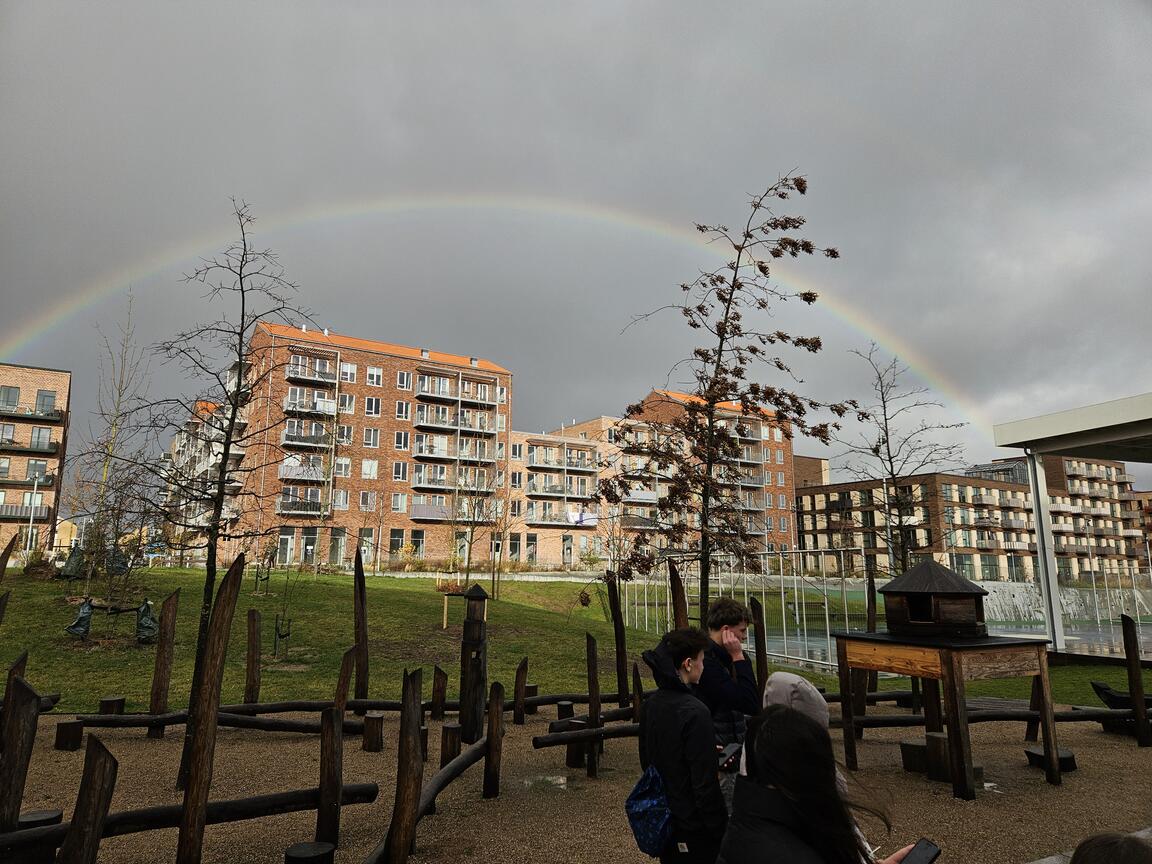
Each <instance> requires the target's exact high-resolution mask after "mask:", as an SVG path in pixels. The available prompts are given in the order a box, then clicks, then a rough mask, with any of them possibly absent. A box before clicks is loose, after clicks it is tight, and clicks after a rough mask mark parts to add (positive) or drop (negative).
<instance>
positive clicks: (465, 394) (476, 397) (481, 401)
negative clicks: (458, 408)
mask: <svg viewBox="0 0 1152 864" xmlns="http://www.w3.org/2000/svg"><path fill="white" fill-rule="evenodd" d="M494 389H495V388H493V387H489V388H488V395H487V396H481V395H480V393H479V392H470V391H468V390H461V391H460V401H461V402H463V403H465V404H468V405H483V406H485V407H490V408H495V407H496V394H495V393H494V392H493V391H494Z"/></svg>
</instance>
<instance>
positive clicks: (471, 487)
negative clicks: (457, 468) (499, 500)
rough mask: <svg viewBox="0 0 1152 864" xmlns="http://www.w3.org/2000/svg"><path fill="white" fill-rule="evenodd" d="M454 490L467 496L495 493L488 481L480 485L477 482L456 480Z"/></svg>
mask: <svg viewBox="0 0 1152 864" xmlns="http://www.w3.org/2000/svg"><path fill="white" fill-rule="evenodd" d="M456 489H457V490H458V491H460V492H465V493H467V494H469V495H491V494H492V493H493V492H495V491H496V490H495V489H494V488H493V486H492V484H491V483H489V482H488V481H484V482H483V483H481V482H479V481H478V480H457V481H456Z"/></svg>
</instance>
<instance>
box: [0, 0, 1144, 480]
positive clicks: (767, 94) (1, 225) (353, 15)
mask: <svg viewBox="0 0 1152 864" xmlns="http://www.w3.org/2000/svg"><path fill="white" fill-rule="evenodd" d="M0 14H3V16H4V18H3V22H2V26H0V80H3V81H4V82H5V86H4V87H3V88H0V117H3V118H4V120H3V124H2V126H0V165H3V170H0V200H2V201H3V202H4V203H3V209H2V212H0V291H2V292H3V299H4V304H3V313H2V317H0V340H3V343H4V344H11V341H12V340H13V339H14V338H17V337H18V336H19V334H20V333H21V332H22V330H23V328H26V327H28V326H29V322H31V321H32V320H33V319H34V318H35V316H36V315H37V312H38V311H39V310H40V309H42V308H43V306H44V304H45V303H48V302H50V301H52V300H54V299H55V298H59V297H60V296H62V295H68V294H71V293H73V292H77V291H84V290H89V289H90V288H91V287H92V286H96V285H101V284H114V283H115V282H116V280H117V274H129V275H132V276H133V280H132V281H134V283H135V284H134V288H135V291H136V293H137V296H138V298H139V303H138V305H139V310H138V312H139V317H140V321H141V328H140V329H141V331H142V332H143V333H146V334H148V337H147V339H148V340H150V339H151V338H158V337H160V336H162V335H165V334H167V333H170V332H171V331H172V330H173V329H175V326H176V321H175V320H174V319H178V318H181V317H186V316H187V315H191V314H197V309H198V307H197V303H196V302H195V300H194V298H192V297H187V296H183V297H182V295H187V293H188V292H187V288H185V287H181V286H180V285H179V283H178V281H177V278H176V277H177V275H178V274H179V272H180V271H181V269H187V267H188V265H189V258H190V257H191V256H195V255H197V254H207V253H210V252H211V251H213V248H201V247H200V246H198V245H197V243H198V242H200V243H203V242H204V241H205V238H216V239H215V240H214V241H213V242H214V243H215V244H216V245H217V246H218V245H221V244H222V243H223V242H224V240H225V239H226V238H227V237H228V235H229V230H230V225H229V222H228V197H229V196H230V195H237V196H242V197H244V198H246V199H247V200H248V201H249V202H250V203H251V204H252V206H253V208H254V211H255V212H256V214H257V215H258V216H259V217H260V218H261V222H260V223H259V225H260V226H264V225H266V226H269V230H268V232H267V233H264V234H262V235H261V237H260V239H261V241H262V242H263V243H265V244H267V245H269V246H271V247H273V248H275V249H276V250H277V251H278V252H280V253H281V256H282V259H283V262H284V264H285V266H286V267H287V268H288V271H289V275H290V276H291V277H292V278H294V279H296V280H297V281H299V282H300V283H301V285H302V293H303V300H304V302H305V303H306V304H307V305H309V306H310V307H312V309H313V310H314V312H315V313H316V315H317V317H318V318H319V319H320V320H322V321H323V322H324V323H326V324H329V325H330V326H332V327H334V328H336V329H338V330H341V331H346V332H351V333H355V334H357V335H364V336H370V337H376V338H381V339H386V340H391V341H398V342H407V343H413V342H415V343H421V344H427V345H429V346H430V347H438V348H441V349H445V350H456V351H460V352H461V353H469V354H480V355H483V356H488V357H491V358H493V359H495V360H497V361H499V362H502V363H504V364H506V365H508V366H509V367H511V368H512V369H513V370H514V371H515V372H516V374H517V390H518V393H519V397H518V402H519V404H518V407H517V414H516V416H515V418H514V422H515V425H516V426H517V427H520V428H525V429H539V428H545V427H552V426H554V425H558V424H559V423H560V422H563V421H567V420H570V419H572V418H573V417H576V418H582V417H587V416H591V415H594V414H599V413H614V412H618V411H620V410H621V409H622V407H623V406H624V405H625V404H626V403H627V402H628V401H629V400H631V399H633V398H635V397H636V396H637V395H639V394H640V393H642V392H643V391H645V390H646V389H647V388H648V387H649V386H653V385H662V384H664V383H666V382H667V381H668V369H669V367H670V366H671V365H672V363H674V362H675V360H676V359H677V358H678V357H680V356H683V354H684V353H685V349H686V348H687V347H688V346H689V345H690V344H691V343H690V341H688V339H687V337H686V336H685V335H684V334H682V333H681V332H680V329H681V328H680V325H679V323H678V322H677V321H676V320H675V319H674V318H667V319H664V320H658V321H656V322H651V323H647V324H645V325H642V326H638V327H634V328H631V329H629V330H628V331H627V332H626V333H624V334H621V333H620V330H621V328H623V327H624V325H625V324H627V323H628V321H629V320H630V319H631V317H632V315H634V314H635V313H638V312H643V311H646V310H648V309H650V308H653V307H655V306H658V305H660V304H661V303H664V302H668V301H669V300H671V299H674V298H675V296H676V293H677V292H676V285H677V284H678V283H679V282H681V281H683V280H684V279H688V278H691V277H692V276H693V275H694V274H695V272H696V271H697V269H698V268H700V267H708V266H712V265H713V264H714V259H713V258H711V257H710V256H708V255H707V254H703V253H701V252H700V251H699V250H698V249H695V248H693V247H691V246H689V245H688V244H686V243H683V242H681V241H678V240H675V239H670V238H667V237H660V236H658V235H656V234H653V233H651V232H647V231H643V230H639V229H630V228H628V227H627V225H626V224H625V222H596V221H595V220H589V219H588V218H585V217H583V216H581V215H579V214H580V213H581V212H584V211H583V209H582V208H585V207H598V208H607V209H616V210H620V211H625V212H627V213H631V214H635V215H636V216H638V217H641V219H642V220H656V221H660V222H666V223H670V224H672V225H678V226H683V227H690V225H691V222H692V221H694V220H698V221H718V222H734V221H736V220H737V219H739V218H741V217H742V216H743V214H744V212H745V207H746V204H745V202H746V196H747V195H748V194H749V193H752V192H754V191H756V190H757V189H758V188H761V187H763V186H764V185H765V184H766V183H768V182H770V181H771V180H772V179H773V178H775V177H776V176H777V175H778V174H779V173H781V172H784V171H788V170H791V169H793V168H798V169H800V170H801V171H803V172H805V173H806V174H808V176H809V177H810V179H811V183H812V191H811V193H810V195H809V196H808V199H807V200H805V201H803V202H801V206H800V207H799V208H798V209H799V210H800V211H801V212H802V213H803V214H804V215H806V216H808V217H809V220H810V229H811V234H812V236H813V237H814V238H815V239H817V240H819V241H820V242H823V243H829V244H833V245H837V246H839V248H840V250H841V252H842V254H843V256H844V257H843V258H842V259H841V260H840V261H837V262H827V261H823V260H819V261H816V260H814V261H810V262H803V263H802V264H800V265H798V266H797V267H796V273H797V275H798V276H799V277H801V278H803V279H804V280H807V281H808V282H810V283H814V284H817V285H819V286H821V290H823V291H824V292H825V294H826V295H828V296H829V297H830V298H834V299H836V300H838V301H840V302H842V303H844V304H847V305H848V306H849V307H852V306H855V307H857V308H860V309H863V310H866V311H867V313H868V314H869V315H870V316H871V317H872V318H874V319H875V320H878V321H880V322H882V324H883V327H884V328H885V329H886V330H887V331H890V332H892V333H895V334H898V335H899V337H900V338H901V339H902V340H904V341H905V342H906V343H907V345H908V346H909V347H910V348H911V349H912V351H914V352H915V353H916V354H918V355H922V356H924V357H926V358H928V360H929V365H930V367H931V368H930V369H929V370H927V371H928V372H929V374H930V375H940V376H943V377H944V378H946V379H948V380H949V381H951V383H952V388H954V389H955V390H956V391H957V392H959V393H961V394H963V396H964V400H965V401H966V402H967V403H968V405H969V406H976V408H977V409H978V412H974V411H973V410H970V407H967V406H965V405H960V404H953V405H951V408H952V410H953V413H955V414H960V415H970V414H973V413H978V418H975V419H977V423H976V426H981V424H982V423H983V420H984V418H986V417H991V418H992V419H994V420H999V421H1002V420H1006V419H1011V418H1013V417H1016V416H1020V415H1031V414H1037V413H1042V412H1044V411H1048V410H1055V409H1058V408H1062V407H1068V406H1071V405H1075V404H1080V403H1086V402H1095V401H1102V400H1104V399H1109V398H1115V397H1117V396H1121V395H1126V394H1130V393H1134V392H1143V391H1147V390H1149V389H1152V383H1150V382H1152V359H1150V355H1149V352H1148V351H1147V350H1146V348H1145V333H1146V331H1147V330H1148V327H1149V325H1152V304H1150V303H1149V299H1150V298H1149V274H1150V273H1152V252H1150V250H1149V244H1148V243H1147V240H1146V235H1147V227H1148V225H1149V224H1150V223H1152V151H1150V150H1149V148H1148V147H1147V142H1148V140H1150V139H1152V86H1150V85H1152V59H1150V58H1149V52H1148V51H1147V45H1148V44H1152V12H1150V10H1149V7H1148V6H1147V4H1145V3H1137V2H1133V3H1123V2H1116V3H1111V4H1104V5H1096V6H1093V7H1091V8H1089V7H1086V6H1084V5H1083V4H1071V3H1048V2H1044V3H1013V4H1001V3H966V4H943V3H937V4H924V3H900V4H897V3H888V4H867V5H865V4H848V3H843V4H831V3H793V4H777V3H755V4H752V3H749V4H727V5H725V6H723V7H715V8H713V7H701V6H698V5H694V6H688V5H686V4H685V5H681V4H668V3H655V2H652V3H631V4H577V5H573V4H563V5H562V4H551V5H548V4H501V3H485V4H464V3H432V4H423V5H421V7H420V8H419V10H414V9H411V8H408V7H405V6H403V5H400V4H383V5H381V4H352V3H344V4H340V3H336V4H325V5H323V6H320V5H316V4H304V3H274V4H273V3H267V4H257V3H245V4H204V3H201V4H195V5H192V6H185V7H175V6H172V5H169V4H145V3H120V4H117V3H101V4H98V5H91V4H67V3H65V4H53V3H45V2H23V3H19V2H9V3H7V4H6V5H5V6H4V7H3V12H2V13H0ZM434 196H456V197H459V198H461V199H484V198H492V197H505V198H517V197H535V198H546V199H553V200H556V201H559V202H568V203H566V204H564V203H561V204H559V205H558V206H557V207H556V208H555V212H553V213H551V214H549V213H541V212H536V213H533V214H528V215H525V214H523V213H516V212H510V211H507V210H501V209H499V208H488V209H469V208H443V209H438V210H422V211H419V212H415V213H413V212H409V211H399V212H397V211H394V210H393V211H388V212H383V213H375V214H372V213H369V214H365V215H361V216H359V217H352V216H350V217H346V218H340V219H331V218H327V219H326V218H322V214H324V213H328V212H331V210H332V206H331V205H333V204H338V203H341V202H350V201H372V200H381V199H388V198H405V199H417V200H418V199H421V198H427V197H434ZM292 212H304V213H314V214H317V216H318V218H315V219H305V220H304V222H303V223H302V224H299V225H297V226H295V227H281V228H279V229H276V227H275V226H278V225H282V224H283V222H284V214H287V213H292ZM164 250H172V252H171V253H170V254H169V253H166V254H168V257H170V258H171V259H172V260H168V261H158V262H157V263H155V264H153V265H148V266H144V265H143V264H142V262H149V261H154V260H155V259H156V256H157V255H160V254H161V253H162V252H164ZM161 257H163V256H161ZM123 287H125V288H126V287H127V286H126V285H125V286H123ZM121 306H122V303H121V302H120V300H119V298H118V297H113V298H110V299H109V300H107V301H105V302H102V303H99V304H96V305H94V306H92V307H91V308H90V309H89V310H88V311H87V312H86V313H85V314H83V315H78V316H74V317H72V318H69V319H67V320H65V321H63V322H61V323H60V325H59V326H57V327H56V328H54V329H53V330H52V331H51V332H50V333H48V334H47V335H45V336H44V337H41V338H37V339H34V340H33V341H31V342H30V343H29V344H28V345H27V346H25V347H22V348H21V349H20V350H19V351H18V352H17V355H16V356H13V357H9V358H5V359H11V360H14V361H17V362H25V363H44V364H46V365H54V366H66V367H69V368H73V369H75V370H77V387H78V397H77V399H78V402H77V404H78V407H81V408H85V407H89V406H90V404H91V401H92V400H91V397H90V395H88V394H89V393H90V392H91V389H92V387H93V385H94V380H93V378H92V372H91V371H90V370H91V369H92V368H93V366H94V363H93V360H94V356H95V353H96V350H97V347H96V340H95V339H94V334H93V331H92V324H93V322H94V321H101V322H103V324H104V326H105V327H106V328H109V327H111V326H113V322H114V319H115V315H116V314H117V312H118V310H119V309H120V308H121ZM202 312H203V310H202V309H201V310H200V316H201V317H203V314H202ZM781 320H783V321H787V322H789V325H790V326H792V322H795V325H794V326H796V328H797V329H798V330H802V331H805V332H807V331H815V332H820V333H822V334H823V335H824V336H825V341H826V351H825V354H824V356H823V357H822V358H820V361H819V362H818V363H809V362H807V361H805V362H803V363H802V366H803V371H804V377H805V380H806V382H807V383H806V385H805V386H806V387H810V388H812V389H813V390H814V391H818V395H821V396H835V397H840V396H844V395H854V394H853V393H845V392H843V390H844V389H845V388H846V387H847V388H848V389H850V390H854V389H856V388H858V387H859V386H860V381H859V375H858V372H857V371H856V370H855V369H854V368H853V367H852V365H851V363H852V361H851V358H850V357H849V355H848V354H847V350H848V349H849V348H852V347H862V346H863V345H864V344H866V342H867V334H865V333H861V332H859V331H858V330H856V329H854V328H852V327H850V326H848V325H846V324H845V323H844V322H843V321H841V320H839V319H838V318H837V317H836V316H835V315H831V314H829V313H828V312H827V311H823V312H821V311H819V310H817V311H813V312H811V313H809V314H808V315H807V316H798V315H794V314H793V313H792V312H791V310H789V311H788V312H786V313H784V314H782V315H781ZM675 381H676V378H675V376H673V379H672V383H675ZM155 383H156V386H157V387H160V388H171V387H176V386H178V385H179V382H177V381H175V380H173V379H172V376H171V374H170V373H168V372H166V371H164V370H160V371H158V372H157V375H156V381H155ZM941 395H942V396H943V397H944V398H945V399H946V400H950V399H951V396H950V394H941ZM964 434H965V435H966V436H967V438H968V439H970V441H971V443H972V451H973V452H972V454H971V455H972V456H973V458H985V457H987V456H989V455H991V451H990V449H989V448H988V444H987V441H988V430H987V429H986V428H982V427H981V428H975V426H974V427H973V428H970V429H969V430H967V431H966V432H965V433H964Z"/></svg>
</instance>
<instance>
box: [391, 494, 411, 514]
mask: <svg viewBox="0 0 1152 864" xmlns="http://www.w3.org/2000/svg"><path fill="white" fill-rule="evenodd" d="M392 512H393V513H407V512H408V496H407V495H405V494H404V493H403V492H393V493H392Z"/></svg>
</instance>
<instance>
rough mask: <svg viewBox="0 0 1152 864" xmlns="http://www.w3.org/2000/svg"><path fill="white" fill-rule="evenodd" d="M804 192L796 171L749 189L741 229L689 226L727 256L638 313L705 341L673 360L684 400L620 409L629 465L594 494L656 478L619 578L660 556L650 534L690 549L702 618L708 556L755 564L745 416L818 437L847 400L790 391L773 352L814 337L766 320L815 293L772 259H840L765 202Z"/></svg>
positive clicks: (806, 346)
mask: <svg viewBox="0 0 1152 864" xmlns="http://www.w3.org/2000/svg"><path fill="white" fill-rule="evenodd" d="M807 188H808V184H807V181H806V180H805V178H804V177H802V176H799V175H792V174H789V175H787V176H784V177H781V178H780V179H778V180H777V181H776V182H774V183H772V184H771V185H769V186H768V187H767V188H766V189H765V190H764V191H763V192H762V193H760V194H758V195H754V196H752V198H751V201H750V208H749V209H750V212H749V214H748V216H747V218H746V219H745V220H744V222H743V224H742V225H740V226H739V227H738V228H736V229H734V230H733V229H729V228H728V227H727V226H725V225H705V224H698V225H697V226H696V229H697V231H699V232H700V233H701V234H703V235H704V236H706V237H707V238H708V239H709V241H710V242H712V243H714V244H716V245H719V246H721V247H722V248H723V249H724V250H725V251H726V252H727V253H728V260H727V262H726V263H725V264H724V265H723V266H721V267H719V268H717V269H715V270H712V271H706V272H703V273H701V275H700V276H698V277H697V278H696V279H695V280H693V281H692V282H687V283H684V284H683V285H681V291H682V294H683V297H682V299H681V300H680V302H678V303H675V304H671V305H669V306H664V307H661V308H660V309H657V310H654V311H653V312H650V313H647V314H646V315H642V316H639V317H638V318H637V319H636V321H639V320H644V319H648V318H650V317H652V316H653V315H655V314H657V313H659V312H662V311H674V312H676V313H678V314H679V315H680V316H681V317H682V318H683V320H684V321H685V323H686V324H687V325H688V327H689V328H690V329H692V330H694V331H699V333H700V335H701V336H702V337H703V339H702V344H701V345H700V346H699V347H697V348H696V349H694V350H693V352H692V354H691V356H690V357H687V358H685V359H684V360H682V361H681V362H680V363H678V364H677V367H680V366H686V367H687V368H688V369H689V370H690V371H691V386H690V389H689V390H688V391H687V393H686V396H687V398H685V399H675V398H674V399H673V400H672V401H674V402H675V403H676V404H675V405H674V406H671V405H669V406H661V405H653V404H651V400H647V401H645V402H641V403H636V404H633V405H630V406H628V409H627V411H626V412H625V417H624V421H623V422H622V423H621V424H620V425H619V427H618V429H617V430H616V436H617V443H618V444H619V445H620V451H621V456H622V459H623V460H624V461H625V462H629V463H630V464H629V465H628V467H627V469H621V470H617V471H616V472H615V473H614V474H612V475H611V476H609V477H607V478H606V479H605V480H604V481H602V483H601V487H600V498H601V500H604V501H607V502H608V503H610V504H619V503H620V502H621V501H622V500H624V498H625V497H626V496H627V493H628V491H629V490H630V489H631V488H632V487H633V485H634V484H635V483H636V482H638V481H637V480H636V476H637V472H639V473H641V474H646V475H647V476H646V477H644V478H642V479H641V481H639V482H645V481H646V482H648V483H652V484H658V488H659V491H660V495H659V498H658V501H657V504H656V508H655V509H656V512H657V514H658V515H657V518H656V519H655V520H652V521H651V522H650V523H648V522H644V523H633V524H630V525H629V526H628V527H630V528H633V529H637V534H636V543H635V544H634V546H633V550H632V554H631V555H630V556H629V561H628V562H625V564H624V566H622V567H621V570H620V575H621V577H622V578H628V575H629V574H630V572H631V571H632V569H634V568H635V569H638V570H640V571H641V572H648V571H650V570H651V568H652V567H653V566H654V565H655V564H656V561H657V556H656V554H655V552H654V551H653V550H652V548H651V547H650V546H649V541H650V539H652V538H653V537H654V536H658V537H659V538H660V539H661V540H662V542H663V544H664V546H665V548H666V549H668V550H674V551H679V552H680V553H683V552H685V551H686V550H691V553H692V555H693V557H695V559H696V560H697V561H698V565H699V575H700V595H699V609H700V613H699V614H700V620H701V621H703V620H704V618H705V616H706V611H707V607H708V601H709V583H710V576H711V571H712V564H713V557H714V556H715V555H717V554H727V555H733V556H735V557H736V559H737V560H738V561H740V562H741V563H743V564H744V566H747V567H750V568H757V567H758V565H759V560H758V554H757V553H759V552H760V551H762V549H763V544H762V543H761V542H760V541H759V540H758V538H757V536H756V534H755V533H753V532H751V531H750V530H749V527H750V526H749V524H748V521H747V513H746V508H745V507H744V506H743V502H742V501H741V500H740V498H739V497H738V495H737V494H736V490H738V489H739V488H740V487H739V482H740V478H741V469H740V456H741V446H742V442H741V438H742V437H744V436H745V435H746V434H747V427H746V426H745V424H746V423H748V422H751V420H752V418H754V419H755V422H756V424H757V425H759V424H760V423H761V422H771V423H773V424H775V425H777V426H778V427H779V428H781V429H782V430H783V431H784V432H785V433H786V434H788V435H790V436H791V435H794V434H796V433H800V434H803V435H807V436H810V437H812V438H815V439H817V440H819V441H824V442H827V441H828V440H829V439H830V438H831V435H832V433H833V432H834V431H835V429H836V428H837V424H836V418H840V417H843V416H844V415H845V414H847V413H848V412H849V411H851V410H853V409H854V408H855V407H856V403H855V402H853V401H851V400H849V401H843V402H823V401H820V400H817V399H815V398H812V397H809V396H805V395H802V394H801V393H798V392H796V391H795V390H794V389H792V387H793V386H795V385H796V384H798V383H800V382H799V380H798V379H797V378H796V376H795V375H794V374H793V372H792V368H791V366H790V364H789V363H788V362H787V361H786V360H785V359H784V357H783V356H781V354H780V353H778V352H779V351H780V350H781V349H782V348H795V349H798V350H800V351H803V352H809V353H815V352H818V351H819V350H820V348H821V340H820V338H819V337H817V336H793V335H791V334H789V333H786V332H784V331H783V330H780V329H777V328H773V327H772V326H771V323H772V321H771V315H772V312H773V310H774V308H775V307H777V306H778V305H779V304H782V303H785V302H788V301H799V302H800V303H803V304H812V303H815V302H816V299H817V295H816V293H815V292H812V291H800V292H792V291H787V290H784V289H783V288H780V287H779V286H778V285H777V284H776V283H775V282H773V280H772V275H773V271H772V268H773V266H774V263H773V262H774V261H776V260H777V259H782V258H799V257H801V256H809V255H816V254H819V255H822V256H824V257H825V258H838V257H839V253H838V252H837V251H836V249H834V248H832V247H822V246H817V245H816V244H815V243H813V242H812V241H811V240H808V239H806V238H804V237H802V236H797V235H796V234H795V232H797V231H799V230H800V229H801V228H803V226H804V224H805V219H804V218H803V217H801V216H795V215H787V214H779V213H777V212H775V210H774V209H773V208H774V206H776V205H777V204H778V203H780V202H784V201H787V200H789V199H790V198H791V197H792V196H793V195H794V194H795V195H803V194H804V193H805V192H806V191H807ZM636 321H634V322H633V323H636ZM630 326H631V325H630ZM677 367H674V370H675V368H677ZM782 382H786V383H782ZM664 408H669V409H672V408H674V410H664ZM816 411H820V412H824V411H827V412H830V413H831V415H832V418H830V419H828V420H814V419H813V415H812V412H816ZM637 462H638V463H639V464H637ZM626 524H628V523H627V521H626ZM752 527H755V526H752Z"/></svg>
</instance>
